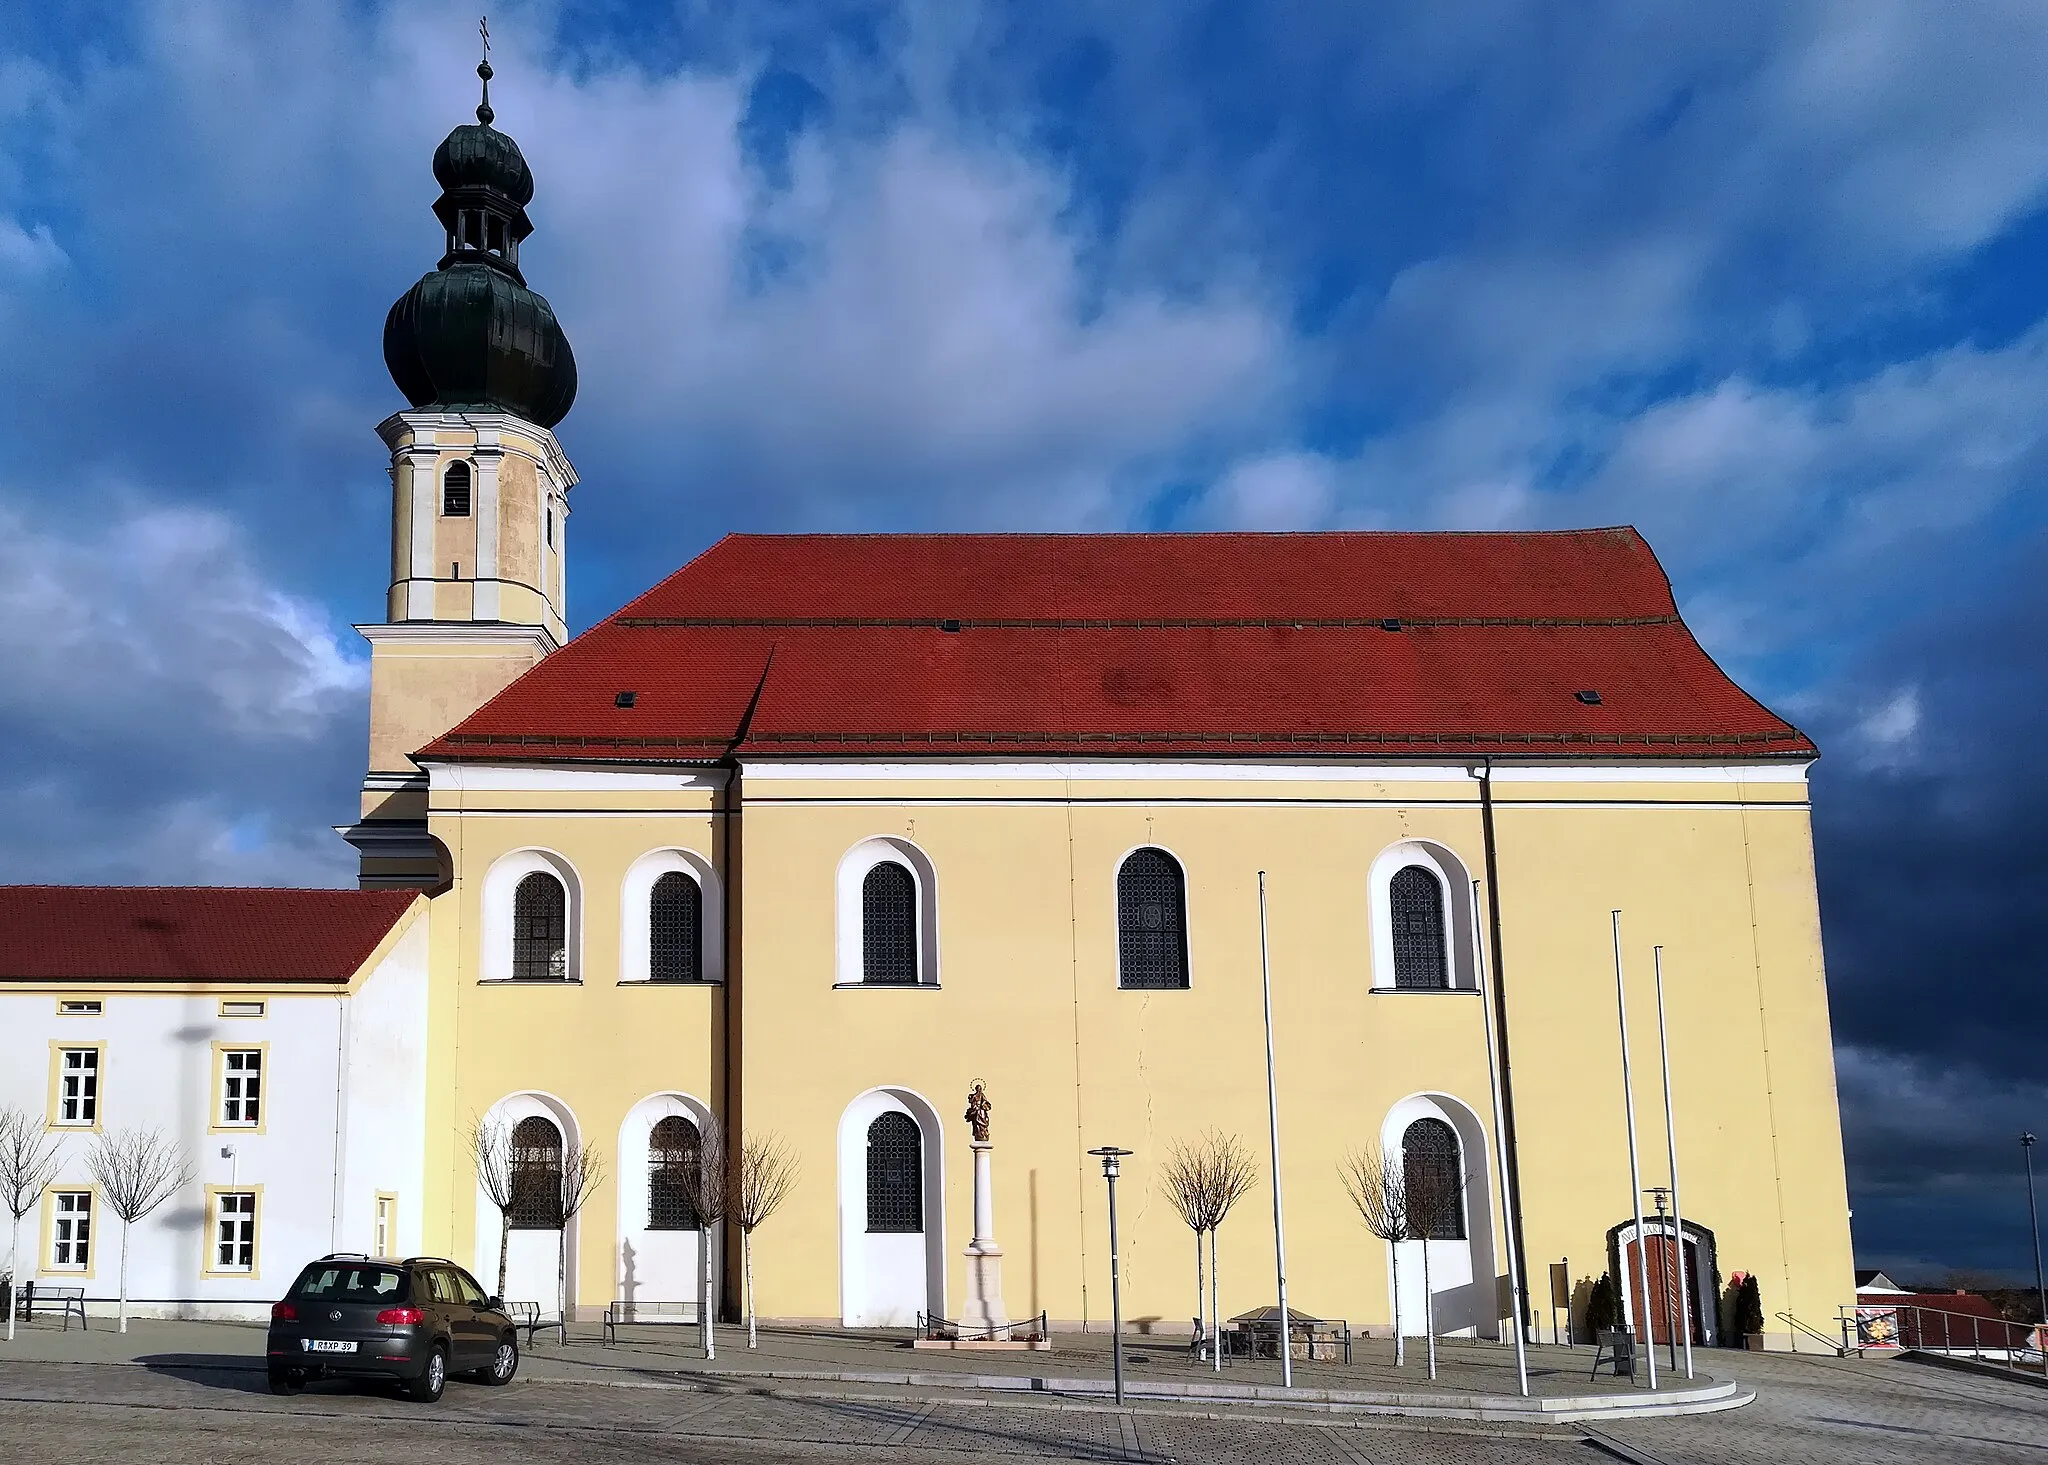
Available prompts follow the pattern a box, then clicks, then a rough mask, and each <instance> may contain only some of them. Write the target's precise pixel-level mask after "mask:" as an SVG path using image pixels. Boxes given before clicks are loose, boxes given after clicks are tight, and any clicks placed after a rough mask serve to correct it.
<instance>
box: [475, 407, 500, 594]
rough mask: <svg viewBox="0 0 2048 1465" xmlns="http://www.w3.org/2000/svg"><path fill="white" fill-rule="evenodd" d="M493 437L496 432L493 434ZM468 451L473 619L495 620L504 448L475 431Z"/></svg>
mask: <svg viewBox="0 0 2048 1465" xmlns="http://www.w3.org/2000/svg"><path fill="white" fill-rule="evenodd" d="M490 435H491V436H493V437H495V436H496V435H497V434H496V433H492V434H490ZM477 436H478V439H479V441H478V443H477V446H476V447H475V448H474V449H472V450H471V454H470V458H471V461H472V462H474V463H475V464H476V498H475V502H474V503H472V504H471V505H470V512H471V513H473V514H475V515H476V591H475V600H474V601H473V605H474V610H473V612H472V619H475V620H479V621H494V620H496V619H498V463H499V460H500V459H502V458H503V457H504V456H505V450H504V449H503V448H500V447H492V446H490V445H488V444H486V443H484V442H483V441H482V440H481V439H482V438H483V436H484V434H483V433H481V432H480V433H478V434H477Z"/></svg>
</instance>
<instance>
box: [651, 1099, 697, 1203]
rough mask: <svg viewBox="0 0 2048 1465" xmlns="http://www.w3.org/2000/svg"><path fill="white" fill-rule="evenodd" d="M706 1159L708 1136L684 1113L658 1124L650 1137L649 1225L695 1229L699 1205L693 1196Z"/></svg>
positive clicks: (674, 1115) (669, 1117) (673, 1115)
mask: <svg viewBox="0 0 2048 1465" xmlns="http://www.w3.org/2000/svg"><path fill="white" fill-rule="evenodd" d="M703 1163H704V1137H703V1136H702V1135H701V1134H699V1133H698V1132H697V1126H696V1125H694V1124H692V1123H691V1122H690V1121H689V1120H687V1119H685V1118H683V1116H682V1115H680V1114H671V1115H669V1116H668V1117H667V1118H666V1119H664V1120H662V1121H661V1122H660V1123H658V1124H656V1125H655V1126H654V1133H653V1134H652V1135H650V1136H649V1137H648V1140H647V1229H648V1230H650V1231H695V1230H697V1229H698V1220H697V1207H696V1204H695V1203H694V1202H693V1201H692V1200H691V1199H690V1196H691V1192H692V1190H693V1189H694V1188H695V1186H696V1183H697V1175H698V1168H699V1167H700V1166H701V1165H702V1164H703Z"/></svg>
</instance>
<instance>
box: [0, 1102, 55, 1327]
mask: <svg viewBox="0 0 2048 1465" xmlns="http://www.w3.org/2000/svg"><path fill="white" fill-rule="evenodd" d="M62 1146H63V1136H62V1135H56V1134H50V1133H48V1132H47V1129H46V1126H45V1125H44V1123H43V1116H42V1115H40V1114H30V1113H29V1112H28V1111H27V1110H26V1109H17V1108H14V1107H12V1106H10V1107H8V1108H5V1109H0V1204H5V1205H6V1207H7V1213H8V1215H10V1216H12V1217H13V1218H14V1223H13V1226H12V1227H11V1228H10V1230H9V1232H8V1237H7V1341H8V1342H10V1343H12V1342H13V1341H14V1314H15V1313H16V1312H17V1311H18V1310H19V1309H18V1308H17V1307H16V1305H15V1295H16V1294H17V1293H19V1292H20V1291H21V1218H22V1217H23V1216H26V1215H27V1214H28V1213H29V1212H30V1211H32V1210H34V1209H35V1208H36V1207H37V1206H38V1205H39V1204H41V1202H42V1199H43V1192H44V1191H45V1190H48V1189H49V1188H50V1182H51V1181H52V1180H55V1179H56V1178H57V1161H58V1158H59V1152H60V1150H61V1149H62Z"/></svg>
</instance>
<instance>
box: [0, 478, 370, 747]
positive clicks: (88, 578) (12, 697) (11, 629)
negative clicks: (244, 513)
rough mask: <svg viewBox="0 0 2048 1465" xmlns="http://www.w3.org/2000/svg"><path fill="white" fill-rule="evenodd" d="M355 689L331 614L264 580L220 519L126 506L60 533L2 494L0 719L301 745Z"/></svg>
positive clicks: (359, 671) (348, 707)
mask: <svg viewBox="0 0 2048 1465" xmlns="http://www.w3.org/2000/svg"><path fill="white" fill-rule="evenodd" d="M353 639H354V638H353V636H352V635H351V636H350V640H351V641H353ZM367 681H368V668H367V663H366V662H365V661H364V660H363V659H362V658H361V657H360V655H358V654H356V653H355V652H354V651H353V650H352V648H345V646H344V643H343V642H342V640H341V637H340V633H339V632H338V631H337V629H336V628H335V627H334V626H333V624H332V623H331V621H330V620H329V618H328V616H327V614H326V613H325V612H324V611H323V610H322V609H320V608H319V607H318V606H316V605H314V604H313V603H312V602H310V601H307V600H304V599H302V598H300V597H297V596H293V595H291V594H288V593H286V592H285V591H283V590H281V589H279V588H277V587H276V586H274V585H272V584H270V583H268V582H267V581H266V580H265V579H264V577H263V575H262V574H261V572H260V571H259V570H258V568H257V567H256V565H255V564H254V562H253V560H252V558H251V556H250V553H249V549H248V546H247V545H246V544H245V543H244V542H243V540H242V536H241V534H240V532H239V531H238V530H237V529H236V527H235V526H234V525H233V524H232V523H230V522H229V521H228V520H227V519H225V518H224V517H223V516H221V515H220V514H217V513H213V512H210V511H207V510H201V509H190V508H171V507H164V506H159V505H147V504H141V503H135V504H131V505H129V506H127V507H125V508H119V509H117V511H116V512H115V514H114V515H113V517H112V518H111V519H110V520H109V521H108V522H107V523H105V524H103V525H101V526H98V527H96V528H93V529H88V530H82V531H80V530H70V531H67V530H60V529H55V528H51V527H48V526H46V525H43V524H41V523H40V522H38V521H37V520H36V519H35V518H34V517H33V516H31V515H30V514H29V513H28V512H27V511H26V510H25V509H24V508H23V507H22V506H21V505H20V504H19V503H18V502H10V501H8V500H6V499H4V498H0V712H4V714H5V716H6V717H7V718H8V719H9V720H10V721H13V722H15V723H16V724H17V725H26V726H36V727H40V728H43V729H46V730H50V731H54V732H59V733H62V732H66V731H70V732H78V731H81V730H84V729H97V730H101V731H105V730H109V729H121V728H146V727H149V726H151V725H153V724H154V725H159V726H161V725H163V723H164V720H166V719H169V720H171V721H172V724H173V725H175V726H176V727H178V728H180V729H182V730H184V731H187V732H189V731H191V730H193V729H194V728H195V727H197V728H204V729H210V730H212V731H215V732H217V733H220V734H223V735H227V736H231V737H234V738H238V739H256V740H271V739H283V740H296V741H305V740H310V739H314V738H317V737H319V736H321V735H323V734H324V733H325V732H326V731H327V730H328V728H329V727H330V726H331V724H332V723H333V722H334V720H335V719H337V718H340V717H344V716H348V715H350V714H352V713H354V712H355V710H356V709H357V708H358V707H359V706H360V703H361V698H362V695H363V692H364V689H365V687H366V686H367Z"/></svg>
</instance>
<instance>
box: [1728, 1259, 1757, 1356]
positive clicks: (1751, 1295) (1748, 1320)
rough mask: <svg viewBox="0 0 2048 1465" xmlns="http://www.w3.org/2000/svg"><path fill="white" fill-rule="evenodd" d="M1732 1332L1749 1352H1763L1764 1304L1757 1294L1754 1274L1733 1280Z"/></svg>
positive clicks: (1749, 1273) (1748, 1273)
mask: <svg viewBox="0 0 2048 1465" xmlns="http://www.w3.org/2000/svg"><path fill="white" fill-rule="evenodd" d="M1734 1332H1735V1335H1736V1336H1737V1337H1739V1338H1741V1339H1742V1346H1743V1347H1745V1348H1747V1349H1748V1350H1749V1351H1750V1352H1752V1353H1761V1352H1763V1351H1764V1304H1763V1298H1762V1297H1761V1296H1759V1295H1758V1293H1757V1287H1756V1274H1755V1273H1754V1272H1745V1273H1743V1274H1742V1275H1740V1276H1739V1277H1737V1278H1736V1279H1735V1328H1734Z"/></svg>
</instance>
